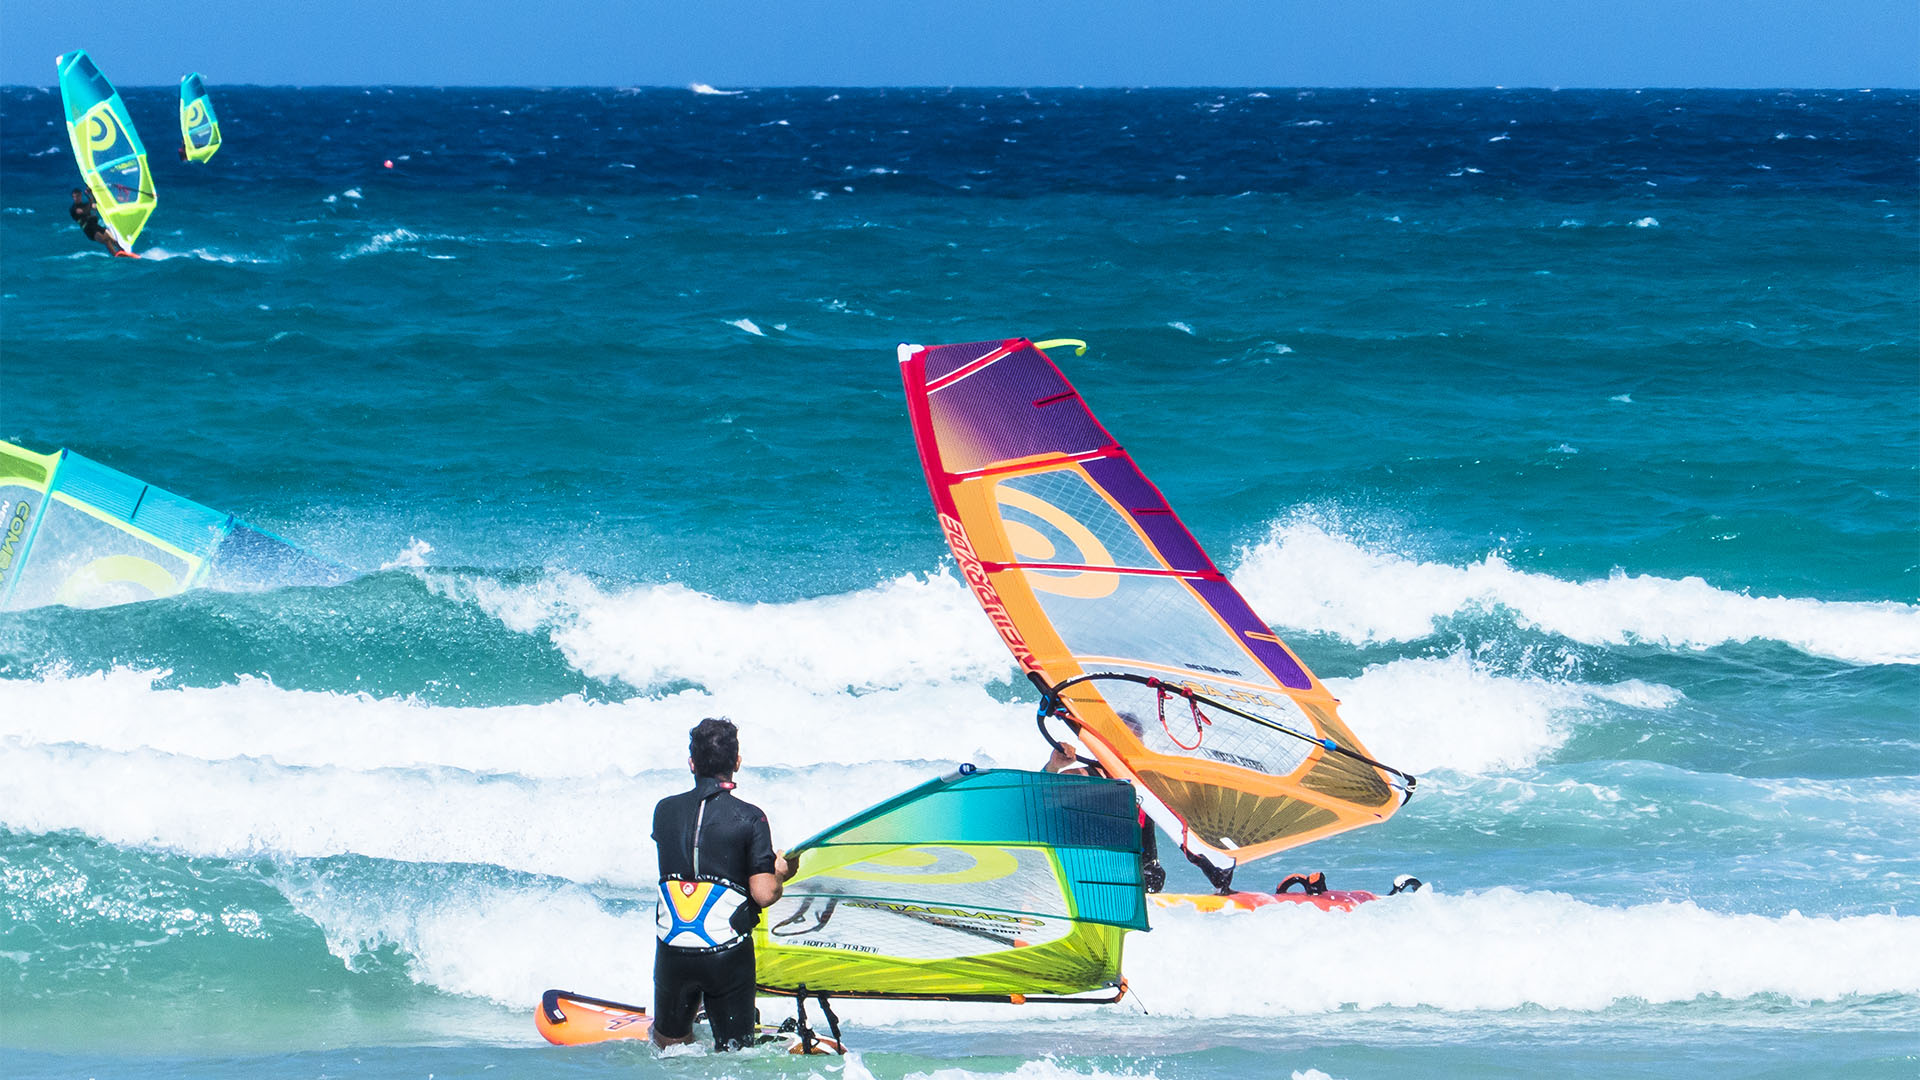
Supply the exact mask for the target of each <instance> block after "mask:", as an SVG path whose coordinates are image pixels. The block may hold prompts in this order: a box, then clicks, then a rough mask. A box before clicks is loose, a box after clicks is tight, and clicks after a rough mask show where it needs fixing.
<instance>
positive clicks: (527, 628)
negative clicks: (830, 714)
mask: <svg viewBox="0 0 1920 1080" xmlns="http://www.w3.org/2000/svg"><path fill="white" fill-rule="evenodd" d="M435 587H437V588H441V589H444V590H446V591H447V592H448V593H449V595H452V596H455V597H456V598H471V599H472V600H474V601H476V602H477V603H479V605H480V606H481V607H482V608H483V609H485V610H486V611H488V612H490V613H491V614H492V615H494V617H496V618H498V619H500V621H501V622H503V623H505V624H506V625H507V626H508V627H509V628H511V629H514V630H518V631H521V632H523V633H545V634H547V635H548V636H549V637H550V638H551V639H552V641H553V643H554V644H555V645H556V646H558V647H559V648H560V650H561V651H562V652H563V653H565V654H566V657H567V659H568V661H569V662H571V663H572V664H573V665H574V666H575V667H577V668H579V669H580V670H581V671H583V672H585V673H586V674H588V675H591V676H593V677H594V678H597V679H619V680H622V681H624V682H626V683H628V684H630V685H633V686H636V687H653V686H663V685H666V684H670V683H673V682H675V681H679V680H686V681H690V682H694V683H698V684H700V685H701V686H704V687H708V688H718V687H722V686H726V685H728V684H731V683H734V682H736V681H739V680H742V679H754V678H761V679H773V680H777V681H779V682H781V683H784V684H787V685H790V686H794V687H798V688H801V689H804V690H807V691H809V692H813V693H840V692H844V691H846V690H848V689H849V688H856V689H883V688H897V687H903V686H910V685H925V684H933V683H944V682H954V681H965V682H968V683H985V682H989V681H993V680H997V679H1006V678H1008V677H1009V675H1010V672H1011V670H1012V669H1011V660H1010V659H1009V658H1008V656H1007V651H1006V648H1005V646H1003V645H1002V644H1001V642H1000V639H999V637H998V636H996V635H995V634H994V632H993V629H992V626H991V625H990V624H989V623H988V622H987V620H986V618H985V616H983V615H981V613H980V608H979V606H978V605H977V604H976V603H975V602H974V600H973V597H972V595H971V594H970V593H968V592H967V590H966V589H965V587H963V586H962V585H961V584H960V583H959V581H958V580H957V579H955V578H954V577H953V576H952V574H951V573H947V572H942V573H937V574H930V575H928V576H926V577H919V576H915V575H911V574H909V575H904V576H902V577H898V578H894V579H893V580H891V581H887V582H883V583H882V584H880V585H876V586H874V587H873V588H871V589H863V590H860V591H858V592H852V593H845V594H841V595H836V596H824V597H820V598H818V599H813V600H800V601H795V602H793V603H786V604H770V603H735V602H731V601H726V600H720V599H717V598H715V597H712V596H708V595H706V594H704V593H699V592H695V591H694V590H692V589H689V588H687V587H685V586H683V585H646V586H639V587H635V588H629V589H617V590H611V591H609V590H605V589H602V588H600V587H599V586H597V585H595V584H594V583H593V582H591V581H589V580H587V579H586V578H584V577H580V576H578V575H573V574H557V575H552V576H549V577H547V578H544V579H542V580H541V581H539V582H538V583H536V584H534V585H531V586H503V585H499V584H497V583H495V582H493V581H492V580H490V579H479V580H467V579H450V580H445V581H440V582H438V583H437V584H436V586H435Z"/></svg>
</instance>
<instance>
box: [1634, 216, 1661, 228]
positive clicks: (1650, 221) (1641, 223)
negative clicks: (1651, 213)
mask: <svg viewBox="0 0 1920 1080" xmlns="http://www.w3.org/2000/svg"><path fill="white" fill-rule="evenodd" d="M1627 224H1629V225H1631V226H1633V227H1634V228H1636V229H1657V228H1659V227H1660V219H1659V218H1657V217H1643V218H1637V219H1635V220H1633V221H1630V222H1628V223H1627Z"/></svg>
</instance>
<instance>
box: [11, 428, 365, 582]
mask: <svg viewBox="0 0 1920 1080" xmlns="http://www.w3.org/2000/svg"><path fill="white" fill-rule="evenodd" d="M351 576H352V574H351V572H350V571H348V570H347V569H346V568H345V567H342V566H338V565H336V564H334V563H331V562H328V561H327V560H325V559H322V558H320V557H319V556H317V555H313V554H310V553H308V552H306V551H303V550H301V549H300V548H298V547H295V546H294V545H292V544H290V543H288V542H287V541H285V540H282V539H280V538H279V537H277V536H275V535H273V534H272V533H269V532H265V531H263V530H260V529H256V528H254V527H253V526H251V525H248V524H247V523H246V522H244V521H240V520H238V519H236V518H235V517H234V516H233V515H232V514H223V513H221V512H219V511H217V510H211V509H208V508H207V507H204V506H201V505H200V504H199V503H196V502H191V501H189V500H187V499H183V498H181V497H180V496H178V495H175V494H173V493H172V492H169V491H163V490H161V489H160V488H157V487H154V486H153V485H151V484H148V483H145V482H143V481H141V480H136V479H134V478H133V477H131V476H128V475H127V474H126V473H123V472H120V471H118V470H116V469H110V468H108V467H107V466H105V465H102V464H100V463H99V462H96V461H91V460H88V459H87V458H84V457H81V456H80V455H79V454H76V453H74V452H73V451H71V450H62V451H60V452H58V453H54V454H36V453H34V452H33V451H31V450H27V449H25V448H23V447H19V446H15V445H14V444H12V443H10V442H0V610H18V609H20V608H31V607H41V606H44V605H47V604H67V605H70V606H72V607H106V606H108V605H112V604H124V603H128V602H131V601H135V600H151V599H154V598H156V597H162V596H172V595H174V594H176V593H181V592H185V591H186V590H188V589H191V588H195V587H197V586H202V585H212V586H218V587H224V588H260V587H267V586H275V585H330V584H334V583H336V582H340V581H344V580H346V579H347V578H349V577H351Z"/></svg>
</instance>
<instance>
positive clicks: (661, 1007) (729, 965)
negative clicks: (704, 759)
mask: <svg viewBox="0 0 1920 1080" xmlns="http://www.w3.org/2000/svg"><path fill="white" fill-rule="evenodd" d="M703 808H704V809H703ZM696 831H697V832H698V834H699V851H698V853H697V857H696V852H695V850H694V835H695V832H696ZM653 840H654V843H655V845H657V846H658V848H659V853H660V880H661V882H662V883H663V889H666V888H677V887H678V886H677V885H674V884H666V883H674V882H712V883H714V884H716V885H719V886H723V887H725V888H729V889H733V890H737V891H738V892H739V893H740V894H742V895H746V894H747V883H748V881H750V880H751V879H752V878H753V875H755V874H771V873H773V872H774V856H773V834H772V833H771V832H770V831H769V830H768V828H767V815H766V814H764V813H762V812H761V811H760V808H759V807H757V806H754V805H753V804H752V803H748V802H743V801H741V800H740V799H737V798H735V797H734V795H733V784H731V783H729V782H727V781H722V780H715V779H714V778H712V777H710V776H701V777H696V778H695V780H694V785H693V790H692V791H688V792H683V793H681V794H679V795H670V796H668V797H667V798H664V799H661V800H660V804H659V805H658V806H656V807H654V808H653ZM660 902H661V903H662V904H666V903H668V900H667V898H666V897H665V896H663V897H662V899H661V901H660ZM759 921H760V907H759V905H757V904H755V903H754V902H753V900H752V898H751V897H750V896H749V897H748V898H747V899H746V900H745V902H743V903H741V904H740V906H739V907H737V908H735V909H734V911H733V915H732V917H731V918H730V919H729V920H728V922H729V924H730V926H731V928H732V930H733V932H734V933H736V934H737V935H739V936H738V937H736V938H735V939H733V940H731V941H727V942H725V943H723V944H721V945H719V946H717V947H683V946H680V945H670V944H668V943H667V942H665V941H661V942H658V943H656V944H655V945H654V952H653V1028H654V1030H655V1031H657V1032H659V1033H660V1034H661V1035H662V1036H664V1037H667V1038H673V1039H681V1038H685V1037H686V1036H687V1035H689V1034H691V1033H692V1031H693V1017H694V1014H695V1013H696V1012H698V1011H699V1010H700V1005H701V1002H702V1000H703V999H704V1001H705V1002H706V1009H707V1020H708V1022H709V1023H711V1024H712V1025H713V1043H714V1048H715V1049H718V1050H730V1049H733V1048H735V1047H744V1046H751V1045H753V1036H754V1020H755V1016H754V1009H753V991H754V985H755V982H754V970H753V936H752V930H753V927H754V926H755V925H756V924H757V923H759ZM702 944H704V942H702Z"/></svg>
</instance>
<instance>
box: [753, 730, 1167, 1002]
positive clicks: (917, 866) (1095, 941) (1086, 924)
mask: <svg viewBox="0 0 1920 1080" xmlns="http://www.w3.org/2000/svg"><path fill="white" fill-rule="evenodd" d="M795 851H797V852H799V853H800V855H801V857H800V873H799V874H798V875H797V876H796V877H795V878H794V879H793V880H792V881H791V882H789V883H788V884H787V888H786V895H785V896H784V897H783V898H781V900H780V901H779V902H778V903H776V904H774V905H773V907H771V908H769V909H768V910H767V911H766V913H765V915H764V916H763V917H762V919H761V922H760V926H759V928H758V929H756V930H755V931H754V934H755V959H756V963H757V967H758V972H759V981H760V989H761V990H762V991H765V992H769V993H795V992H797V991H798V990H799V989H800V988H801V987H805V988H806V990H807V992H809V993H827V994H835V995H839V996H843V997H907V998H944V999H970V1000H994V1001H1009V1000H1014V1001H1017V1000H1024V999H1025V998H1027V997H1028V996H1030V995H1042V994H1044V995H1070V994H1085V993H1088V992H1092V991H1096V990H1113V991H1116V993H1117V991H1118V990H1119V989H1120V988H1121V979H1120V948H1121V943H1122V939H1123V936H1124V934H1125V932H1126V931H1128V930H1144V929H1146V928H1147V921H1146V903H1145V896H1144V893H1143V892H1142V891H1141V886H1140V829H1139V825H1138V821H1137V815H1136V811H1135V809H1134V801H1133V793H1132V791H1131V790H1130V789H1129V788H1128V787H1127V785H1125V784H1121V783H1116V782H1114V781H1111V780H1102V779H1098V778H1095V777H1087V776H1057V775H1054V774H1051V773H1033V772H1020V771H1017V770H1011V769H992V770H974V769H972V767H971V766H965V767H962V769H961V771H960V772H958V773H955V774H953V775H951V776H947V777H944V778H942V779H939V780H935V781H932V782H930V783H927V784H923V785H921V786H920V787H917V788H914V789H913V790H912V791H909V792H907V793H906V794H904V795H900V796H898V797H896V798H893V799H890V800H888V801H887V802H884V803H881V804H880V805H879V806H876V807H874V808H872V809H871V810H868V811H866V812H865V813H862V814H858V815H856V816H854V817H852V818H849V819H848V820H846V821H843V822H841V823H840V824H838V825H835V826H834V827H833V828H830V829H828V830H826V831H825V832H823V833H821V834H820V835H818V836H815V837H814V838H812V839H811V840H808V841H806V842H805V843H803V844H801V845H800V846H799V847H797V848H796V849H795ZM1098 1000H1113V998H1112V997H1111V996H1109V997H1102V998H1099V999H1098Z"/></svg>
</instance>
